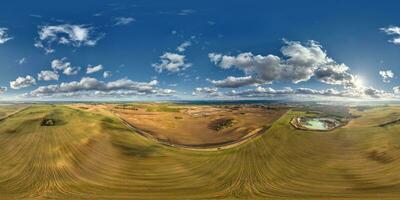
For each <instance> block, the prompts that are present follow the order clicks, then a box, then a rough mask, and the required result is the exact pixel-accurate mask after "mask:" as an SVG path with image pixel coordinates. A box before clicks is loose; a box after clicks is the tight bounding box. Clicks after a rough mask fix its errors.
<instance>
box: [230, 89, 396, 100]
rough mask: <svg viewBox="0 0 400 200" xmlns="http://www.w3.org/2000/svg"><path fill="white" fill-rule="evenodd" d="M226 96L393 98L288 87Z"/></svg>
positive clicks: (371, 92) (360, 91)
mask: <svg viewBox="0 0 400 200" xmlns="http://www.w3.org/2000/svg"><path fill="white" fill-rule="evenodd" d="M224 95H226V96H235V97H242V98H262V97H277V96H293V95H303V96H304V95H306V96H315V97H319V96H325V97H347V98H381V97H386V98H390V97H393V95H392V94H390V93H387V92H385V91H382V90H377V89H374V88H371V87H369V88H358V89H354V88H351V89H345V90H342V91H338V90H336V89H332V88H330V89H322V90H316V89H311V88H297V89H292V88H290V87H286V88H284V89H280V90H277V89H273V88H271V87H267V88H265V87H261V86H258V87H256V88H254V89H247V90H241V91H236V90H232V91H230V92H227V93H225V94H224Z"/></svg>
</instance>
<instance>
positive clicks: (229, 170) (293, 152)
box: [0, 105, 400, 199]
mask: <svg viewBox="0 0 400 200" xmlns="http://www.w3.org/2000/svg"><path fill="white" fill-rule="evenodd" d="M352 112H354V114H355V115H358V116H359V117H358V118H356V119H353V121H351V122H350V123H349V124H348V125H347V126H344V127H341V128H338V129H335V130H333V131H331V132H318V131H302V130H296V129H294V128H293V127H292V126H290V124H289V121H290V120H291V119H292V117H294V116H298V115H301V114H303V112H302V111H289V112H288V113H286V114H285V115H284V116H283V117H281V118H280V119H279V120H278V121H276V122H275V123H274V124H273V125H272V127H271V128H270V129H269V130H268V131H267V132H266V133H265V134H262V135H260V136H259V137H257V138H255V139H252V140H250V141H247V142H246V143H243V144H241V145H238V146H235V147H233V148H230V149H226V150H219V151H195V150H188V149H182V148H174V147H167V146H163V145H161V144H157V143H156V142H154V141H150V140H147V139H146V138H143V137H142V136H140V135H138V134H136V133H134V132H132V131H131V130H129V129H128V128H127V127H125V125H124V124H123V123H121V121H120V120H119V119H118V118H116V117H114V116H112V115H101V114H96V113H90V112H86V111H81V110H75V109H72V108H70V107H67V106H62V105H57V106H50V105H42V106H39V105H37V106H32V107H30V108H28V109H25V110H23V111H21V112H19V113H18V114H16V115H13V116H11V117H9V118H6V119H5V120H3V121H0V199H334V198H337V199H351V198H354V199H399V198H400V131H399V128H400V126H398V125H397V124H392V125H390V126H384V127H379V124H380V123H385V122H388V121H391V120H395V119H396V118H397V117H400V107H394V106H391V107H377V108H373V109H368V110H365V111H356V110H352ZM46 117H50V118H52V119H54V120H55V122H56V125H55V126H49V127H44V126H40V122H41V120H42V119H43V118H46Z"/></svg>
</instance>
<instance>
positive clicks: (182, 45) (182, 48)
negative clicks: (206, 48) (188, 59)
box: [176, 41, 192, 52]
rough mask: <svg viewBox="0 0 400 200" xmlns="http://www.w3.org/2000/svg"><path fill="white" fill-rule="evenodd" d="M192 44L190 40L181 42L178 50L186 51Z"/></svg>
mask: <svg viewBox="0 0 400 200" xmlns="http://www.w3.org/2000/svg"><path fill="white" fill-rule="evenodd" d="M191 45H192V42H190V41H185V42H183V43H182V44H180V45H179V46H178V47H177V48H176V50H177V51H179V52H184V51H185V50H186V48H188V47H190V46H191Z"/></svg>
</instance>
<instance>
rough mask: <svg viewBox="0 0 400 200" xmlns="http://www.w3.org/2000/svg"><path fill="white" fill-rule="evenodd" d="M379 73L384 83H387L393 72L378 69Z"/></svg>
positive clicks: (392, 76)
mask: <svg viewBox="0 0 400 200" xmlns="http://www.w3.org/2000/svg"><path fill="white" fill-rule="evenodd" d="M379 75H381V77H382V81H383V82H384V83H389V82H390V79H392V78H394V73H393V72H392V70H381V71H379Z"/></svg>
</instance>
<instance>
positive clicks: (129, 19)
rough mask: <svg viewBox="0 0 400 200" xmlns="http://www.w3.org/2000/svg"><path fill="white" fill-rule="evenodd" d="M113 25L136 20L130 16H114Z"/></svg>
mask: <svg viewBox="0 0 400 200" xmlns="http://www.w3.org/2000/svg"><path fill="white" fill-rule="evenodd" d="M114 21H115V24H114V25H115V26H123V25H127V24H130V23H132V22H135V21H136V20H135V19H134V18H132V17H116V18H114Z"/></svg>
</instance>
